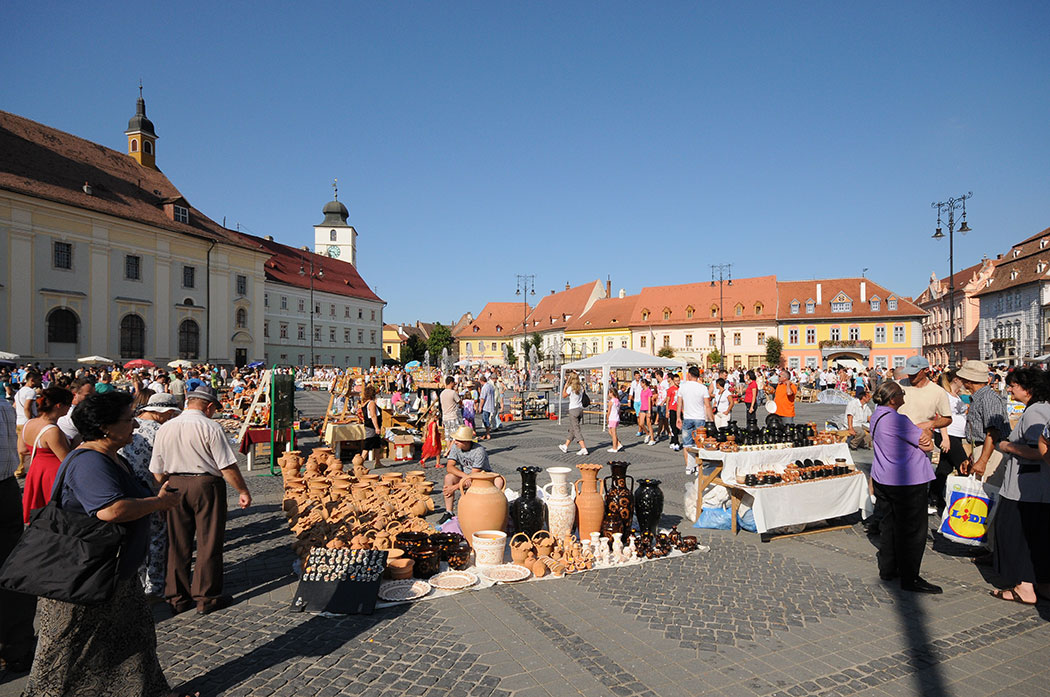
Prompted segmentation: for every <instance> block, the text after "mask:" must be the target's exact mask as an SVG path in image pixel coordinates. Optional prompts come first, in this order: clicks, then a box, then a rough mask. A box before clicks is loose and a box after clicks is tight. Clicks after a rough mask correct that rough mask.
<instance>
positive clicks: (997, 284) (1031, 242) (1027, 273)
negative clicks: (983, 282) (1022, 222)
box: [974, 228, 1050, 296]
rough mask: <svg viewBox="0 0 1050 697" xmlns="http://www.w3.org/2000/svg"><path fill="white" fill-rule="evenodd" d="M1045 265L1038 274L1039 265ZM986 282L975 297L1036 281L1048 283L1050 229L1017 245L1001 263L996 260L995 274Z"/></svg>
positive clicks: (1049, 278) (1049, 273) (1049, 272)
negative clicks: (1044, 242)
mask: <svg viewBox="0 0 1050 697" xmlns="http://www.w3.org/2000/svg"><path fill="white" fill-rule="evenodd" d="M1044 239H1045V240H1047V242H1046V244H1045V245H1044V246H1040V245H1043V240H1044ZM1044 263H1045V264H1047V265H1046V266H1043V267H1042V269H1043V270H1042V271H1040V270H1039V268H1040V265H1041V264H1044ZM989 280H990V281H991V282H990V283H989V284H988V285H987V286H985V287H984V288H982V289H981V290H979V291H977V292H976V293H974V295H978V296H979V295H988V294H989V293H997V292H999V291H1002V290H1006V289H1008V288H1016V287H1017V286H1023V285H1027V284H1029V283H1035V282H1037V281H1050V228H1047V229H1045V230H1043V231H1042V232H1039V233H1036V234H1035V235H1032V236H1031V237H1029V238H1028V239H1026V240H1024V241H1022V242H1018V243H1017V244H1015V245H1014V246H1013V247H1011V248H1010V251H1009V252H1007V253H1006V254H1004V255H1003V258H1002V259H996V261H995V272H994V273H993V274H992V277H991V279H989Z"/></svg>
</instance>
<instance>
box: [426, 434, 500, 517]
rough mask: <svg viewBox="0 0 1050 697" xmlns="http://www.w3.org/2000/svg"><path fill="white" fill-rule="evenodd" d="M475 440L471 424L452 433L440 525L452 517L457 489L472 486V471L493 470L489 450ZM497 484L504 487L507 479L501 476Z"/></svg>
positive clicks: (465, 488)
mask: <svg viewBox="0 0 1050 697" xmlns="http://www.w3.org/2000/svg"><path fill="white" fill-rule="evenodd" d="M474 440H475V435H474V429H473V428H471V427H470V426H460V427H459V428H458V429H456V430H455V432H453V434H452V448H451V449H450V451H449V454H448V460H446V461H445V486H444V488H443V489H442V493H443V494H444V496H445V514H444V515H443V516H442V517H441V520H440V521H439V522H438V524H439V525H440V524H441V523H444V522H447V521H448V520H449V519H450V518H452V505H453V503H454V502H455V498H456V489H459V490H461V491H466V490H467V489H469V488H470V475H471V473H472V472H475V471H477V472H491V471H492V465H490V464H489V454H488V452H487V451H486V450H485V447H484V446H483V445H481V444H479V443H475V442H474ZM463 480H466V481H463ZM495 484H496V486H498V487H500V488H502V487H503V486H505V484H506V481H505V480H504V479H503V477H499V478H497V479H496V480H495Z"/></svg>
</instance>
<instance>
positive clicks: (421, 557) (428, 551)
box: [412, 547, 441, 579]
mask: <svg viewBox="0 0 1050 697" xmlns="http://www.w3.org/2000/svg"><path fill="white" fill-rule="evenodd" d="M413 558H414V559H415V560H416V565H415V567H413V569H412V575H413V576H415V577H416V578H422V579H427V578H430V577H431V576H433V575H434V574H436V573H437V572H438V571H441V552H440V551H439V550H438V548H437V547H421V548H420V549H419V550H417V551H416V553H415V554H414V555H413Z"/></svg>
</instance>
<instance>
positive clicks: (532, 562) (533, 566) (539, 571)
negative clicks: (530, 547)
mask: <svg viewBox="0 0 1050 697" xmlns="http://www.w3.org/2000/svg"><path fill="white" fill-rule="evenodd" d="M525 566H526V567H528V569H529V571H531V572H532V575H533V576H535V577H536V578H543V577H544V576H546V575H547V571H548V569H547V565H546V564H544V563H543V561H542V560H540V559H537V558H535V557H533V558H530V559H528V560H527V563H526V564H525Z"/></svg>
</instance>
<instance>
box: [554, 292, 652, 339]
mask: <svg viewBox="0 0 1050 697" xmlns="http://www.w3.org/2000/svg"><path fill="white" fill-rule="evenodd" d="M637 300H638V296H637V295H628V296H627V297H625V298H602V299H600V300H595V301H594V304H593V305H591V309H589V310H587V311H586V312H584V313H583V314H582V315H580V316H579V317H573V318H572V319H571V320H569V323H568V325H566V327H565V330H566V331H585V330H588V329H593V330H597V329H618V328H623V329H630V322H631V312H632V311H633V310H634V304H635V302H636V301H637Z"/></svg>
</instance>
